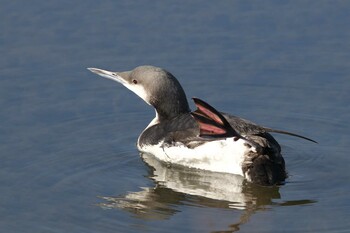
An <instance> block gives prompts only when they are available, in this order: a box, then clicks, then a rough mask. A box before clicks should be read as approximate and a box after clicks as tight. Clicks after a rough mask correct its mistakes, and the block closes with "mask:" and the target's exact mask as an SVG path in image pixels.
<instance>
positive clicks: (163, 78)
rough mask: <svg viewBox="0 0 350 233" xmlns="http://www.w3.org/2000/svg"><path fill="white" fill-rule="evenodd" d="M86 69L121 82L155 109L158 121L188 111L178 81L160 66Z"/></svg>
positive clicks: (185, 99)
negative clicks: (121, 70)
mask: <svg viewBox="0 0 350 233" xmlns="http://www.w3.org/2000/svg"><path fill="white" fill-rule="evenodd" d="M88 70H90V71H91V72H93V73H95V74H98V75H100V76H102V77H105V78H108V79H111V80H114V81H117V82H119V83H121V84H123V85H124V86H125V87H126V88H128V89H129V90H131V91H132V92H134V93H135V94H136V95H138V96H139V97H140V98H141V99H143V100H144V101H145V102H146V103H147V104H149V105H152V106H153V107H154V108H155V109H156V112H157V116H158V120H159V121H164V120H169V119H172V118H174V117H176V116H179V115H181V114H183V113H188V112H190V108H189V106H188V102H187V98H186V94H185V92H184V90H183V89H182V87H181V85H180V83H179V82H178V80H177V79H176V78H175V77H174V76H173V75H172V74H171V73H169V72H168V71H166V70H164V69H162V68H159V67H154V66H139V67H136V68H135V69H133V70H131V71H124V72H113V71H107V70H102V69H98V68H88Z"/></svg>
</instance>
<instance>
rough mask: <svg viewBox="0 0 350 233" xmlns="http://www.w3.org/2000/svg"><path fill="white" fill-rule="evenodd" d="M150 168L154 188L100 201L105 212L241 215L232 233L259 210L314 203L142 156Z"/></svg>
mask: <svg viewBox="0 0 350 233" xmlns="http://www.w3.org/2000/svg"><path fill="white" fill-rule="evenodd" d="M141 156H142V158H143V160H144V162H145V163H146V164H147V165H148V166H149V175H148V177H149V178H150V179H152V180H153V181H154V183H155V186H154V187H143V188H141V190H140V191H138V192H129V193H127V194H125V195H122V196H118V197H101V198H102V199H103V200H104V201H103V202H102V203H100V204H98V205H99V206H101V207H102V208H106V209H113V208H118V209H123V210H125V211H128V212H130V213H132V214H133V215H134V216H135V217H138V218H141V219H152V220H163V219H168V218H170V217H171V216H173V215H174V214H176V213H177V212H178V210H177V206H178V205H195V206H200V207H214V208H227V209H236V210H240V211H242V213H241V215H240V218H239V221H238V222H237V223H235V224H232V225H231V226H230V229H231V231H235V230H238V229H239V225H240V224H243V223H245V222H247V221H248V220H249V218H250V217H251V216H252V214H254V213H255V212H256V211H258V210H264V209H268V208H269V206H274V205H277V206H292V205H305V204H311V203H314V202H315V201H313V200H292V201H285V202H278V201H277V200H278V199H281V195H280V192H279V189H280V187H279V186H272V187H264V186H259V185H255V184H252V183H249V182H246V181H245V180H244V179H243V177H242V176H238V175H233V174H225V173H215V172H209V171H204V170H197V169H190V168H185V167H169V166H168V165H167V164H165V163H163V162H160V161H158V160H157V159H155V158H154V157H153V156H152V155H149V154H142V155H141Z"/></svg>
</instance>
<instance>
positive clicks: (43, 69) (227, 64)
mask: <svg viewBox="0 0 350 233" xmlns="http://www.w3.org/2000/svg"><path fill="white" fill-rule="evenodd" d="M349 10H350V4H349V3H348V2H346V1H324V0H320V1H307V2H305V1H283V2H281V1H252V2H247V1H220V2H216V3H215V4H213V3H212V2H211V1H191V2H190V3H185V2H182V3H179V2H177V1H132V2H131V1H118V2H115V1H103V2H96V1H89V0H88V1H74V2H69V1H47V2H42V1H30V2H29V1H22V2H21V1H12V2H11V1H9V2H7V3H2V5H1V8H0V22H1V24H0V29H1V34H0V44H1V46H0V52H1V54H2V56H1V57H0V107H1V112H0V122H1V123H0V161H1V162H0V231H1V232H235V231H240V232H348V231H349V230H348V229H349V227H350V221H349V220H350V219H349V216H350V211H349V209H350V199H349V193H350V186H349V178H350V172H349V171H350V165H349V164H350V157H349V156H348V151H349V149H350V147H349V141H350V135H349V132H350V130H349V129H350V128H349V124H348V120H349V119H350V109H349V102H350V95H349V90H350V79H349V77H350V55H349V49H350V31H349V30H348V22H349V21H350V15H349V14H348V12H349ZM142 64H152V65H156V66H161V67H164V68H166V69H168V70H169V71H171V72H172V73H173V74H174V75H175V76H176V77H177V78H178V79H179V81H180V82H181V83H182V84H183V86H184V89H185V91H186V92H187V95H188V98H190V97H192V96H196V97H200V98H202V99H204V100H206V101H208V102H209V103H211V104H212V105H214V106H215V107H216V108H218V109H220V110H222V111H225V112H230V113H233V114H236V115H239V116H242V117H245V118H247V119H250V120H252V121H255V122H257V123H260V124H263V125H266V126H269V127H274V128H278V129H282V130H289V131H293V132H295V133H299V134H302V135H305V136H307V137H311V138H313V139H315V140H316V141H318V142H319V143H318V144H313V143H310V142H307V141H303V140H300V139H297V138H292V137H288V136H284V135H275V136H276V138H277V140H278V141H279V142H280V144H281V146H282V150H283V154H284V157H285V160H286V164H287V169H288V173H289V178H288V180H287V183H286V184H285V185H283V186H279V187H261V186H256V185H253V184H250V183H248V182H246V181H245V180H243V179H242V178H241V177H239V176H234V175H228V174H218V173H210V172H204V171H198V170H191V169H186V168H178V167H169V166H167V165H166V164H162V163H160V162H158V161H157V160H155V159H154V158H153V157H152V156H150V155H141V156H140V155H139V153H138V151H137V149H136V146H135V143H136V139H137V137H138V135H139V133H140V132H141V131H142V130H143V128H144V127H145V126H146V125H147V124H148V123H149V121H150V120H151V119H152V118H153V117H154V111H153V110H152V109H151V108H150V107H149V106H147V105H146V104H144V103H143V102H142V100H140V99H139V98H138V97H136V96H134V94H133V93H130V92H129V91H128V90H126V89H124V88H123V87H122V86H120V85H119V84H117V83H113V82H112V81H110V80H105V79H101V78H99V77H97V76H95V75H93V74H91V73H90V72H89V71H87V70H86V68H87V67H100V68H105V69H114V70H129V69H131V68H134V67H136V66H138V65H142Z"/></svg>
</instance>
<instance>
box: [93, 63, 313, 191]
mask: <svg viewBox="0 0 350 233" xmlns="http://www.w3.org/2000/svg"><path fill="white" fill-rule="evenodd" d="M88 70H90V71H91V72H93V73H95V74H97V75H99V76H102V77H104V78H107V79H111V80H113V81H116V82H118V83H121V84H122V85H123V86H125V87H126V88H127V89H129V90H130V91H132V92H134V93H135V94H136V95H138V96H139V97H140V98H141V99H143V100H144V101H145V102H146V103H147V104H148V105H151V106H153V107H154V109H155V117H154V119H153V120H151V122H150V123H149V124H148V126H147V127H146V128H145V129H144V130H143V131H142V133H141V134H140V135H139V137H138V139H137V143H136V145H137V148H138V150H139V151H140V153H147V154H151V155H152V156H154V157H156V158H157V159H158V160H160V161H162V162H165V163H166V164H168V165H169V166H185V167H189V168H193V169H202V170H208V171H212V172H221V173H231V174H236V175H241V176H243V177H244V178H245V179H246V180H247V181H248V182H252V183H255V184H258V185H263V186H270V185H281V184H284V183H285V180H286V179H287V177H288V174H287V171H286V165H285V160H284V158H283V156H282V154H281V146H280V145H279V143H278V142H277V141H276V139H275V138H274V137H273V136H272V135H271V133H280V134H287V135H291V136H295V137H299V138H302V139H305V140H308V141H312V142H315V143H316V141H314V140H312V139H310V138H307V137H304V136H301V135H298V134H295V133H291V132H288V131H283V130H276V129H272V128H268V127H264V126H260V125H258V124H255V123H253V122H251V121H249V120H246V119H243V118H240V117H237V116H234V115H231V114H228V113H225V112H220V111H218V110H216V109H215V108H214V107H213V106H211V105H210V104H208V103H207V102H205V101H204V100H202V99H199V98H195V97H194V98H192V99H193V101H194V104H195V106H196V110H194V111H191V109H190V107H189V103H188V101H187V97H186V94H185V91H184V89H183V88H182V86H181V85H180V83H179V81H178V80H177V79H176V78H175V76H174V75H173V74H171V73H170V72H169V71H167V70H165V69H163V68H160V67H155V66H151V65H143V66H138V67H136V68H134V69H133V70H130V71H122V72H114V71H108V70H103V69H99V68H88Z"/></svg>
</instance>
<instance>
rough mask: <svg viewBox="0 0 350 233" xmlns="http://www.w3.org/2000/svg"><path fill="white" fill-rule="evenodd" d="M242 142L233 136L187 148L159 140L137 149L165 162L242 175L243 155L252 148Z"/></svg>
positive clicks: (180, 144)
mask: <svg viewBox="0 0 350 233" xmlns="http://www.w3.org/2000/svg"><path fill="white" fill-rule="evenodd" d="M244 143H245V141H244V140H242V139H239V140H237V141H234V140H233V138H226V139H223V140H217V141H211V142H206V143H204V144H202V145H200V146H197V147H195V148H188V147H186V146H185V145H184V144H182V143H177V144H175V145H168V144H165V143H163V142H160V143H159V144H158V145H144V146H142V147H139V150H140V151H141V152H144V153H150V154H152V155H154V156H155V157H156V158H157V159H159V160H161V161H163V162H166V163H170V164H178V165H182V166H186V167H191V168H197V169H203V170H209V171H215V172H224V173H232V174H238V175H242V176H243V172H242V163H243V160H244V156H245V155H246V153H248V152H249V151H251V150H254V148H248V147H247V146H245V145H244Z"/></svg>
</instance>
